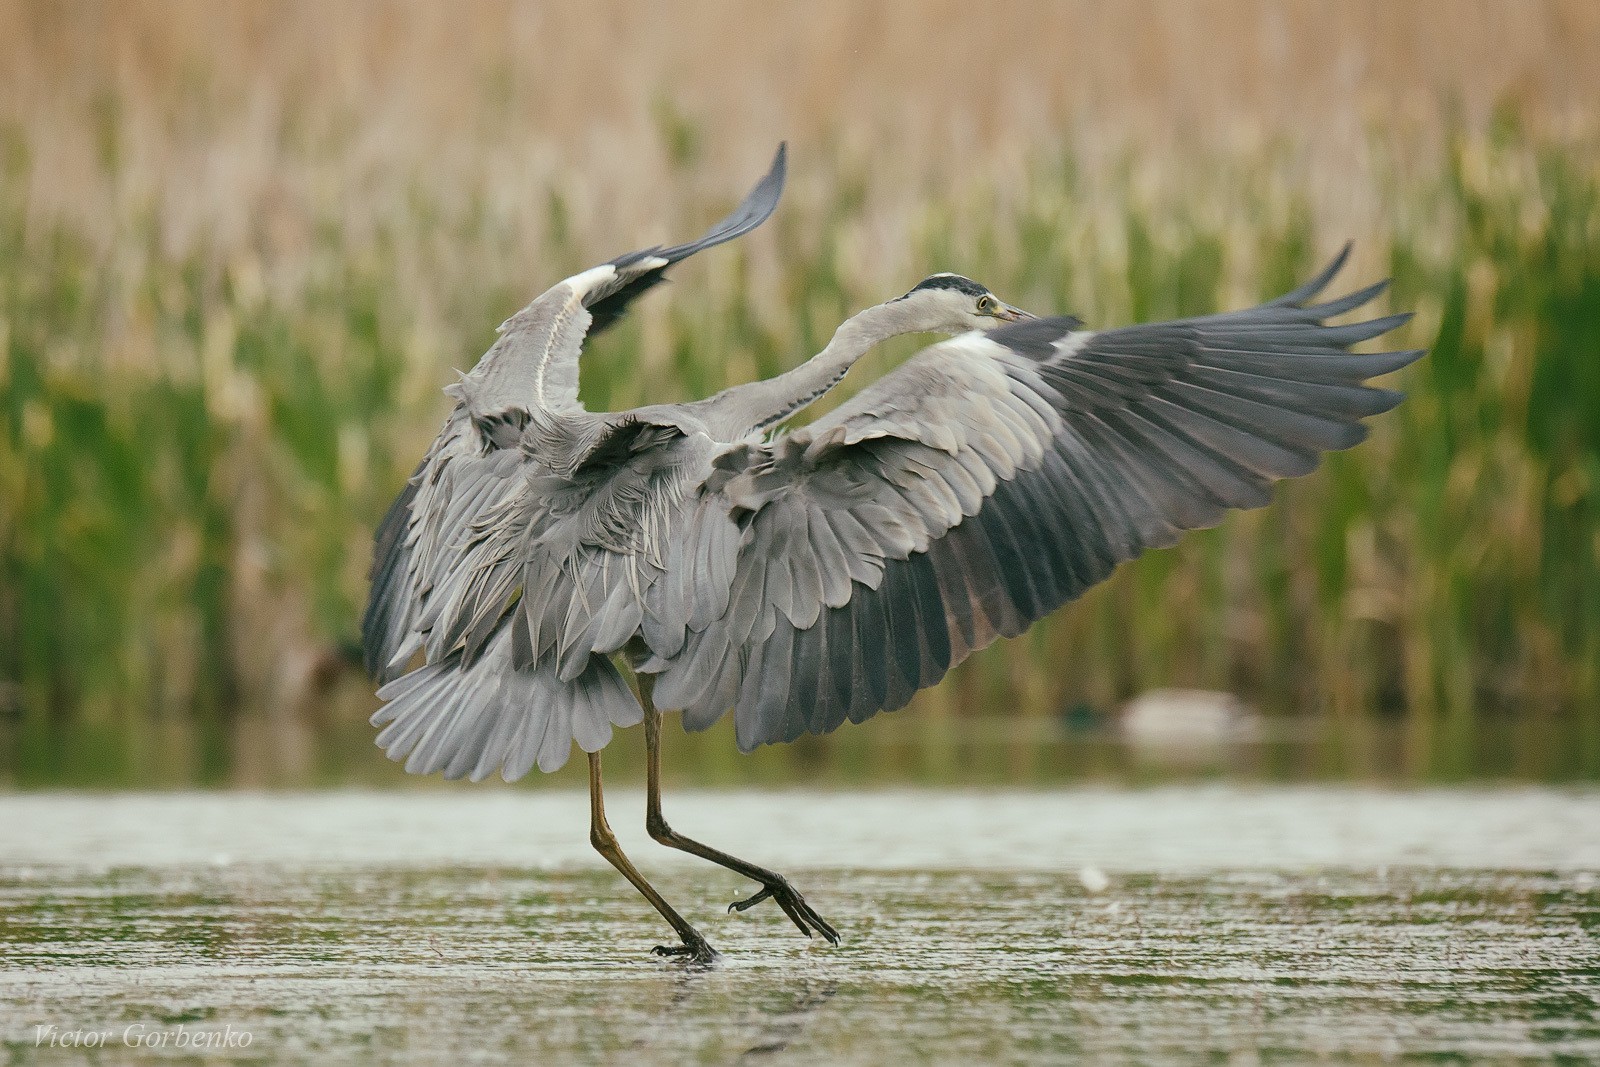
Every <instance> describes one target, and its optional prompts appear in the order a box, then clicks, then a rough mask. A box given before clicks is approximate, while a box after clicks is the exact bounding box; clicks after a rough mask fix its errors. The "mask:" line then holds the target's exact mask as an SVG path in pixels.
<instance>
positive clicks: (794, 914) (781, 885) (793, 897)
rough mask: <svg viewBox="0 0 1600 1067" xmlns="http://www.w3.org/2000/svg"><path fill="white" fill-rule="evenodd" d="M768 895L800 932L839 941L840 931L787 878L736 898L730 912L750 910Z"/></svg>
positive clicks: (730, 905) (835, 942)
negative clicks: (738, 898)
mask: <svg viewBox="0 0 1600 1067" xmlns="http://www.w3.org/2000/svg"><path fill="white" fill-rule="evenodd" d="M768 897H771V898H773V899H774V900H776V901H777V902H778V907H780V908H782V909H783V913H784V914H785V915H787V916H789V920H790V921H791V922H793V923H794V924H795V925H796V926H797V927H799V928H800V932H801V933H802V934H805V935H806V936H807V937H811V936H813V935H814V934H821V935H822V936H823V939H824V940H826V941H827V942H828V944H830V945H837V944H838V943H839V931H837V930H835V929H834V928H833V925H832V924H831V923H829V922H828V920H826V919H824V918H823V917H822V916H820V915H818V914H817V912H816V909H814V908H813V907H812V906H811V905H809V904H807V903H806V898H805V897H803V896H801V895H800V894H799V892H797V891H796V890H795V888H794V886H792V885H790V884H789V883H788V881H787V880H783V879H780V880H779V881H776V882H768V883H766V884H764V885H763V886H762V887H761V891H760V892H758V893H756V894H755V895H754V896H752V897H748V898H746V899H744V900H736V901H734V902H733V903H732V904H729V905H728V910H729V911H730V912H734V911H748V910H749V909H750V908H753V907H755V906H756V905H757V904H759V903H761V902H762V901H763V900H766V899H767V898H768Z"/></svg>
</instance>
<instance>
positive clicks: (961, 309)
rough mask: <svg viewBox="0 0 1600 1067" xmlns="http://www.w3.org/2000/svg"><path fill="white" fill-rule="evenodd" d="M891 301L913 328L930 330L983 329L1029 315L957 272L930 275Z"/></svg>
mask: <svg viewBox="0 0 1600 1067" xmlns="http://www.w3.org/2000/svg"><path fill="white" fill-rule="evenodd" d="M893 302H894V303H895V304H898V305H901V309H902V311H903V312H904V314H906V315H907V316H908V317H909V318H910V319H912V320H913V321H915V323H916V324H917V325H916V328H917V329H919V330H926V331H928V332H930V333H966V332H967V331H968V330H983V331H985V332H987V331H989V330H992V329H995V328H996V327H998V326H1004V325H1005V324H1006V323H1008V322H1016V321H1017V320H1018V319H1031V318H1033V316H1032V315H1030V314H1028V313H1027V312H1026V311H1023V310H1022V309H1021V308H1018V307H1012V306H1011V305H1010V304H1008V303H1006V302H1005V301H1004V300H1001V299H1000V298H999V297H998V296H995V295H994V294H993V293H991V292H990V291H989V290H988V289H987V288H985V287H984V286H982V285H979V284H978V283H977V282H975V281H973V280H972V279H971V278H963V277H962V276H961V275H959V274H934V275H930V276H929V277H927V278H924V279H922V281H920V282H918V283H917V285H916V287H915V288H914V289H912V290H911V291H910V292H909V293H907V294H906V295H905V296H902V297H898V298H896V299H895V300H894V301H893Z"/></svg>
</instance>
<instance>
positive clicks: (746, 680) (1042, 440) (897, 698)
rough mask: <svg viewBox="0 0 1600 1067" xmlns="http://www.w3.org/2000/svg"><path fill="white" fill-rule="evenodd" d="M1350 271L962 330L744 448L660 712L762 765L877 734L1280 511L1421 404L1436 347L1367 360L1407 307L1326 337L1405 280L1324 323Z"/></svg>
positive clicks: (668, 590) (663, 687) (706, 495)
mask: <svg viewBox="0 0 1600 1067" xmlns="http://www.w3.org/2000/svg"><path fill="white" fill-rule="evenodd" d="M1346 251H1348V249H1347V250H1346ZM1343 260H1344V255H1343V254H1341V256H1340V257H1339V258H1338V260H1336V261H1335V262H1334V263H1333V264H1332V265H1331V266H1330V267H1329V268H1328V269H1327V270H1326V271H1324V272H1323V274H1322V275H1320V276H1319V277H1318V278H1317V279H1315V280H1314V281H1313V282H1311V283H1309V284H1307V285H1306V286H1303V287H1302V288H1301V289H1298V290H1296V291H1295V292H1292V293H1290V294H1288V295H1286V296H1284V297H1282V298H1280V299H1278V300H1275V301H1272V302H1271V303H1268V304H1264V305H1261V306H1259V307H1256V308H1251V309H1249V310H1245V311H1236V312H1229V313H1226V314H1220V315H1211V316H1206V317H1203V318H1193V319H1185V320H1181V321H1176V322H1165V323H1155V324H1150V325H1140V326H1130V327H1126V328H1122V329H1115V330H1108V331H1105V332H1100V333H1096V332H1090V331H1085V330H1082V329H1080V328H1079V326H1080V324H1079V323H1078V322H1077V320H1074V319H1044V320H1034V321H1029V322H1024V323H1019V324H1017V325H1014V326H1010V327H1005V328H1002V329H999V330H996V331H994V332H992V333H990V334H987V335H979V334H968V335H964V336H962V337H959V338H956V339H954V340H951V341H948V342H945V343H943V344H940V345H936V346H934V347H932V348H930V349H927V350H925V351H923V352H922V353H920V354H919V355H918V356H916V357H914V358H913V359H912V360H910V361H908V362H907V363H906V364H905V365H903V366H902V367H901V368H900V369H899V370H897V371H895V372H893V373H891V374H889V375H887V376H885V377H884V378H883V379H882V380H881V381H880V382H878V383H877V384H875V385H874V386H873V387H872V388H870V389H868V390H866V391H864V392H863V393H861V394H859V395H858V396H857V397H856V398H855V399H854V400H853V401H851V402H849V403H847V404H846V405H843V406H841V407H840V408H839V409H838V410H837V411H835V412H834V413H833V415H832V416H830V417H829V418H828V419H826V420H824V421H821V422H819V423H817V424H814V425H813V426H810V427H807V428H804V429H802V430H799V431H796V432H795V433H793V434H790V435H789V436H788V437H787V438H780V439H778V440H776V441H775V442H773V443H772V444H770V445H767V446H761V447H753V446H745V447H743V448H740V449H736V450H733V451H731V452H729V453H728V454H726V455H724V456H723V457H721V458H720V459H719V460H718V470H717V473H716V474H715V475H714V476H713V478H712V479H710V480H709V481H708V482H707V484H706V487H705V490H704V492H703V495H702V499H701V501H700V504H699V508H698V510H697V512H696V514H695V515H694V516H693V517H692V518H691V519H690V520H689V521H688V522H687V523H685V529H686V530H687V531H690V532H691V533H692V536H693V543H691V544H687V545H684V546H683V547H681V548H680V549H679V550H678V557H676V558H675V561H674V562H673V563H671V564H669V566H668V568H667V574H666V576H665V577H664V578H663V579H662V581H660V582H658V583H657V586H656V587H655V589H654V590H653V591H652V592H653V595H652V598H651V601H650V603H649V609H650V610H649V613H648V614H649V619H648V626H647V629H646V636H647V639H648V640H649V641H650V643H651V647H652V651H653V652H654V657H653V659H652V660H651V661H650V662H649V663H647V664H646V665H645V669H646V670H650V671H652V672H655V673H657V674H658V678H657V681H656V686H655V692H654V695H655V699H656V701H657V703H658V704H660V706H662V707H666V708H682V709H683V710H684V724H685V726H686V727H688V728H690V729H701V728H704V727H706V726H709V725H710V724H711V723H712V722H714V721H715V720H716V719H717V718H719V717H720V716H721V715H722V713H723V712H724V711H726V710H727V709H728V708H730V707H732V708H734V709H735V723H736V728H737V731H736V732H737V736H738V740H739V744H740V746H741V747H742V748H745V749H749V748H751V747H754V746H755V745H758V744H764V743H769V742H774V741H782V740H789V739H792V738H794V737H796V736H798V735H799V734H801V733H804V732H807V731H810V732H813V733H822V732H826V731H829V730H832V729H834V728H836V727H837V726H839V724H840V723H842V722H844V721H845V720H846V719H849V720H851V721H854V722H860V721H862V720H863V719H866V718H867V717H869V716H871V715H873V714H875V713H876V712H878V711H879V710H882V709H894V708H898V707H902V706H904V705H905V704H906V703H907V702H908V701H909V700H910V699H911V696H912V694H914V693H915V692H916V691H917V690H918V689H921V688H923V687H925V686H928V685H932V684H934V683H935V682H937V681H939V679H940V678H942V677H943V676H944V674H945V672H946V671H947V670H948V669H949V668H950V667H951V666H952V665H953V664H955V663H957V662H959V661H960V660H961V659H962V658H964V657H965V656H966V655H968V654H969V653H970V652H972V651H973V650H975V649H978V648H982V647H983V646H985V645H987V644H989V643H990V642H991V641H993V640H994V639H995V638H996V637H998V636H1013V635H1016V634H1019V633H1021V632H1022V631H1023V630H1024V629H1026V628H1027V627H1028V626H1029V625H1030V624H1031V623H1033V622H1034V621H1035V620H1037V619H1039V618H1041V617H1042V616H1044V615H1045V614H1047V613H1049V612H1050V611H1052V610H1054V609H1055V608H1057V607H1059V606H1060V605H1061V604H1063V603H1065V602H1067V601H1069V600H1071V599H1073V598H1074V597H1076V596H1078V595H1079V594H1080V593H1082V592H1083V591H1084V590H1085V589H1087V588H1088V587H1089V586H1091V585H1093V584H1095V583H1096V582H1099V581H1101V580H1102V579H1104V578H1105V577H1106V576H1107V575H1109V574H1110V573H1111V571H1112V569H1113V568H1114V567H1116V565H1117V564H1118V563H1120V562H1122V561H1124V560H1127V559H1131V558H1132V557H1134V556H1136V555H1138V554H1139V553H1140V552H1142V551H1144V550H1145V549H1148V548H1153V547H1157V546H1162V545H1169V544H1172V543H1173V542H1174V541H1176V540H1177V539H1178V536H1179V535H1180V533H1181V532H1182V531H1184V530H1190V529H1196V528H1199V527H1205V526H1211V525H1214V524H1216V523H1217V522H1219V521H1220V520H1221V518H1222V516H1223V514H1224V513H1225V512H1226V511H1227V510H1228V509H1230V508H1253V507H1260V506H1261V505H1263V504H1265V503H1267V501H1268V500H1269V498H1270V489H1269V487H1270V484H1271V482H1272V481H1274V480H1276V479H1279V478H1285V477H1292V476H1295V475H1300V474H1305V473H1306V472H1308V471H1310V470H1311V469H1312V468H1314V467H1315V466H1316V464H1317V461H1318V457H1319V455H1320V454H1321V453H1322V452H1325V451H1330V450H1334V449H1343V448H1349V447H1350V446H1352V445H1354V444H1356V443H1357V442H1358V441H1360V440H1361V439H1362V438H1363V437H1364V436H1365V434H1366V430H1365V427H1364V426H1363V425H1362V423H1361V421H1360V420H1361V419H1362V418H1364V417H1366V416H1369V415H1375V414H1378V413H1379V412H1383V411H1387V410H1389V409H1390V408H1392V407H1394V406H1395V405H1396V404H1397V403H1399V402H1400V400H1401V399H1402V397H1401V394H1399V393H1396V392H1390V391H1388V390H1382V389H1375V388H1370V387H1367V386H1365V385H1363V384H1362V383H1363V382H1364V381H1365V380H1366V379H1367V378H1370V377H1374V376H1376V375H1380V374H1386V373H1388V372H1390V371H1393V370H1397V369H1399V368H1401V367H1403V366H1405V365H1407V364H1409V363H1411V362H1412V361H1413V360H1415V359H1417V358H1418V357H1419V356H1420V355H1421V353H1420V352H1387V353H1373V354H1356V353H1352V352H1350V351H1348V349H1349V347H1350V346H1351V345H1353V344H1356V343H1357V342H1360V341H1365V340H1368V339H1371V338H1374V337H1377V336H1379V335H1380V334H1383V333H1386V332H1388V331H1389V330H1392V329H1394V328H1395V327H1397V326H1399V325H1401V324H1402V323H1403V322H1405V321H1406V319H1407V318H1408V316H1404V315H1396V316H1390V317H1387V318H1378V319H1373V320H1371V321H1368V322H1362V323H1356V324H1353V325H1345V326H1327V325H1324V320H1326V319H1328V318H1331V317H1333V316H1335V315H1338V314H1341V313H1343V312H1347V311H1350V310H1353V309H1354V308H1356V307H1359V306H1361V305H1362V304H1365V303H1366V302H1368V301H1369V300H1371V299H1372V298H1373V297H1375V296H1376V295H1377V294H1378V293H1379V292H1380V291H1381V290H1382V288H1383V285H1381V284H1380V285H1375V286H1372V287H1370V288H1368V289H1364V290H1362V291H1360V292H1358V293H1355V294H1353V295H1351V296H1348V297H1345V298H1343V299H1340V300H1334V301H1331V302H1329V303H1326V304H1321V305H1316V306H1310V307H1307V306H1303V305H1304V304H1305V303H1306V301H1308V300H1310V299H1312V298H1313V297H1315V296H1316V294H1317V293H1318V292H1320V291H1321V290H1322V288H1323V287H1324V286H1325V285H1326V284H1327V282H1328V281H1329V280H1330V279H1331V277H1332V275H1333V273H1334V272H1335V271H1337V269H1338V268H1339V266H1340V265H1341V264H1342V263H1343Z"/></svg>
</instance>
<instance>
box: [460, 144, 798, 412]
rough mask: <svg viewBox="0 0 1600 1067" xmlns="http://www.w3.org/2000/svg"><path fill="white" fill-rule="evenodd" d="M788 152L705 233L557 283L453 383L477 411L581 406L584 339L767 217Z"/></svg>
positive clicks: (507, 324)
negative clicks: (677, 271)
mask: <svg viewBox="0 0 1600 1067" xmlns="http://www.w3.org/2000/svg"><path fill="white" fill-rule="evenodd" d="M786 158H787V150H786V147H785V146H784V145H779V146H778V153H777V155H776V156H775V157H773V160H772V168H771V169H770V170H769V171H768V172H767V174H766V176H765V177H763V178H762V179H761V180H760V181H759V182H757V183H756V187H755V188H754V189H752V190H750V193H749V195H747V196H746V197H745V198H744V201H743V202H742V203H741V204H740V205H739V206H738V207H737V208H735V209H734V210H733V213H732V214H730V215H729V216H728V217H727V218H725V219H723V220H722V221H721V222H719V223H717V224H716V225H715V226H713V227H711V229H709V230H707V231H706V232H705V234H704V235H703V236H701V237H700V238H699V239H698V240H694V241H690V242H688V243H687V244H681V245H673V246H672V247H670V248H660V247H657V248H647V249H644V250H643V251H639V252H629V253H628V254H627V255H623V256H618V257H617V258H616V259H613V260H612V261H611V262H609V263H602V264H601V265H600V266H598V267H593V268H591V269H589V270H586V271H584V272H583V273H582V274H576V275H573V276H572V277H571V278H568V279H567V280H566V281H564V282H561V283H560V284H558V285H556V286H554V287H552V288H551V289H550V291H549V292H547V293H545V294H544V295H542V296H540V297H539V298H537V299H536V300H534V301H533V303H531V304H529V305H528V306H527V307H525V308H523V309H522V310H521V311H519V312H517V313H516V314H515V315H513V316H511V318H509V319H507V320H506V321H505V323H503V324H502V325H501V327H500V330H501V333H500V338H499V340H497V341H496V342H495V344H494V347H492V348H491V349H489V351H488V353H487V354H486V355H485V356H484V357H483V359H481V360H479V361H478V365H477V366H476V367H474V368H473V370H472V373H471V374H468V375H467V376H466V378H465V379H464V380H463V381H462V382H461V383H460V384H459V386H457V387H452V388H458V389H459V390H460V392H459V393H458V395H459V396H460V397H461V399H463V400H464V401H465V402H466V403H467V405H468V407H469V408H470V409H471V410H472V412H473V413H474V416H475V417H478V418H494V417H496V416H500V415H502V414H503V413H505V412H508V411H512V412H514V411H518V410H522V409H526V408H528V407H531V406H535V405H537V406H540V407H543V408H545V409H547V410H551V411H560V410H563V409H566V408H570V407H576V406H577V404H578V356H579V354H580V353H581V351H582V348H583V341H584V338H585V337H586V336H588V335H590V334H593V333H596V332H598V331H600V330H603V329H605V328H606V327H608V326H610V325H611V324H612V323H614V322H615V321H616V320H617V319H618V318H619V317H621V315H622V314H623V312H624V311H626V310H627V307H628V305H629V304H630V303H632V302H633V301H634V300H635V299H636V298H638V297H639V296H640V295H642V294H644V293H646V292H648V291H649V290H650V289H652V288H654V287H655V286H656V285H659V284H660V283H661V282H662V281H663V280H665V278H666V271H667V268H668V267H670V266H672V264H674V263H677V262H679V261H680V260H684V259H687V258H688V257H690V256H692V255H694V254H695V253H696V252H702V251H704V250H705V249H707V248H713V247H715V246H717V245H720V244H723V243H725V242H728V241H731V240H733V239H734V238H735V237H739V236H741V235H743V234H746V233H749V232H750V231H751V230H753V229H755V228H756V227H757V226H760V225H761V224H762V223H763V222H765V221H767V219H768V218H770V217H771V216H772V213H773V211H774V210H776V209H777V206H778V198H779V196H781V195H782V193H783V181H784V175H785V172H786V162H785V161H786Z"/></svg>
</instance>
